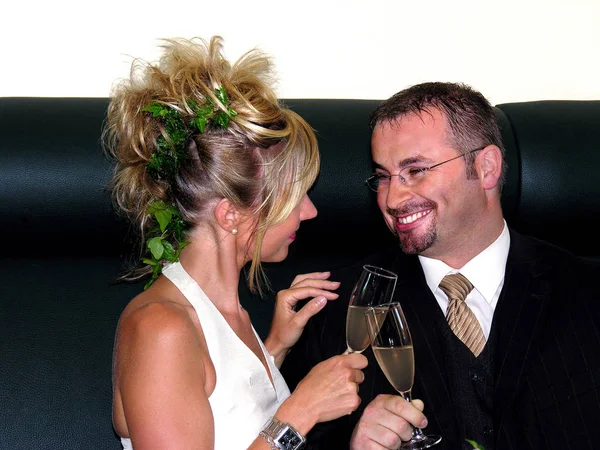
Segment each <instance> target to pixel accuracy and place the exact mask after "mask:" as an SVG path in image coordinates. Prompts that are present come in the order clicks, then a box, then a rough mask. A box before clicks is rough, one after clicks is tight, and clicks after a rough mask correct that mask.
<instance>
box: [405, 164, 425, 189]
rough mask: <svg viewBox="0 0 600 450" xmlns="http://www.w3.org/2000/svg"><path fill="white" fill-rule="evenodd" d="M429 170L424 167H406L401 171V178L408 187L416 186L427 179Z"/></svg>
mask: <svg viewBox="0 0 600 450" xmlns="http://www.w3.org/2000/svg"><path fill="white" fill-rule="evenodd" d="M426 173H427V169H426V168H424V167H406V168H404V169H402V170H401V171H400V174H399V175H400V177H402V178H403V179H404V180H405V182H404V184H406V185H407V186H414V185H415V184H417V183H419V182H421V181H422V180H423V178H425V174H426Z"/></svg>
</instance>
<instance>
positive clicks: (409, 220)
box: [396, 209, 433, 225]
mask: <svg viewBox="0 0 600 450" xmlns="http://www.w3.org/2000/svg"><path fill="white" fill-rule="evenodd" d="M432 211H433V209H428V210H426V211H419V212H416V213H414V214H411V215H410V216H406V217H396V220H397V221H398V222H399V223H401V224H402V225H408V224H411V223H413V222H414V221H416V220H419V219H420V218H421V217H425V216H426V215H428V214H429V213H431V212H432Z"/></svg>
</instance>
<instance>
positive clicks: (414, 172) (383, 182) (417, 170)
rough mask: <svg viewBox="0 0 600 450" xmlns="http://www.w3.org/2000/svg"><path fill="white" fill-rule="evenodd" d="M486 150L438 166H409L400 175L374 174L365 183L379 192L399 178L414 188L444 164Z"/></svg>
mask: <svg viewBox="0 0 600 450" xmlns="http://www.w3.org/2000/svg"><path fill="white" fill-rule="evenodd" d="M486 147H487V146H486ZM484 148H485V147H481V148H476V149H475V150H470V151H468V152H466V153H463V154H461V155H458V156H455V157H454V158H450V159H447V160H446V161H442V162H441V163H437V164H434V165H433V166H429V167H414V166H408V167H405V168H404V169H402V170H401V171H400V172H399V173H396V174H391V175H386V174H383V173H374V174H373V175H371V176H370V177H369V178H367V179H366V180H365V183H366V184H367V186H369V189H371V190H372V191H375V192H377V190H378V189H379V188H380V187H382V186H383V187H387V186H389V184H390V180H391V178H392V177H395V176H397V177H398V179H400V181H401V182H402V184H403V185H405V186H414V185H416V184H419V183H420V182H421V181H423V179H424V178H425V175H426V174H427V172H428V171H430V170H431V169H435V168H436V167H440V166H441V165H442V164H446V163H448V162H450V161H454V160H455V159H458V158H462V157H463V156H467V155H470V154H471V153H475V152H478V151H481V150H483V149H484Z"/></svg>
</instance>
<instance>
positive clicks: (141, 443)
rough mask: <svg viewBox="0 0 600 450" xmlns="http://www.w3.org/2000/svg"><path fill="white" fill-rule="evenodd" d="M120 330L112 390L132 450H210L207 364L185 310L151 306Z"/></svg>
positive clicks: (127, 320) (211, 424)
mask: <svg viewBox="0 0 600 450" xmlns="http://www.w3.org/2000/svg"><path fill="white" fill-rule="evenodd" d="M119 328H120V330H119V335H118V341H117V346H116V349H115V350H116V353H115V357H116V367H115V383H116V386H115V388H116V390H117V391H118V394H119V395H118V397H119V398H120V400H121V403H122V408H123V414H124V421H125V425H126V428H127V432H128V434H129V436H130V438H131V440H132V443H133V446H134V448H135V449H136V450H146V449H161V450H164V449H181V448H186V449H198V450H205V449H206V450H208V449H212V448H213V446H214V422H213V416H212V412H211V408H210V404H209V402H208V396H209V393H208V392H207V382H206V381H207V377H206V373H207V372H206V366H207V364H210V360H209V357H208V352H207V350H206V347H205V344H204V342H203V339H201V338H200V336H199V334H198V331H197V329H196V328H195V326H194V324H193V322H192V320H191V319H190V317H189V315H188V314H187V312H186V311H185V308H183V307H182V306H180V305H175V304H171V303H151V304H148V305H146V306H142V307H141V308H139V309H138V310H136V311H134V312H133V313H131V314H130V315H128V316H127V317H126V318H125V319H124V320H123V321H122V323H121V324H120V326H119ZM209 388H210V387H209ZM213 388H214V383H213ZM211 389H212V388H211Z"/></svg>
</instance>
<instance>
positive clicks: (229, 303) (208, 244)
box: [180, 227, 241, 313]
mask: <svg viewBox="0 0 600 450" xmlns="http://www.w3.org/2000/svg"><path fill="white" fill-rule="evenodd" d="M189 240H190V244H189V245H187V246H186V247H185V248H184V249H183V250H182V252H181V255H180V262H181V265H182V266H183V267H184V268H185V270H186V272H187V273H189V274H190V276H191V277H192V278H193V279H194V280H196V282H197V283H198V284H199V285H200V287H201V288H202V290H203V291H204V293H205V294H206V295H207V296H208V298H209V299H210V300H211V301H212V302H213V303H214V304H215V306H216V307H217V309H219V310H220V311H222V312H228V313H236V312H238V311H239V310H240V308H241V306H240V303H239V295H238V284H239V280H240V270H241V268H240V267H239V265H238V257H237V256H238V255H237V250H236V244H235V239H234V238H233V236H231V235H226V234H224V233H222V232H221V231H220V230H215V229H213V228H212V227H202V229H197V230H195V231H194V232H193V233H192V235H191V236H190V238H189Z"/></svg>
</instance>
